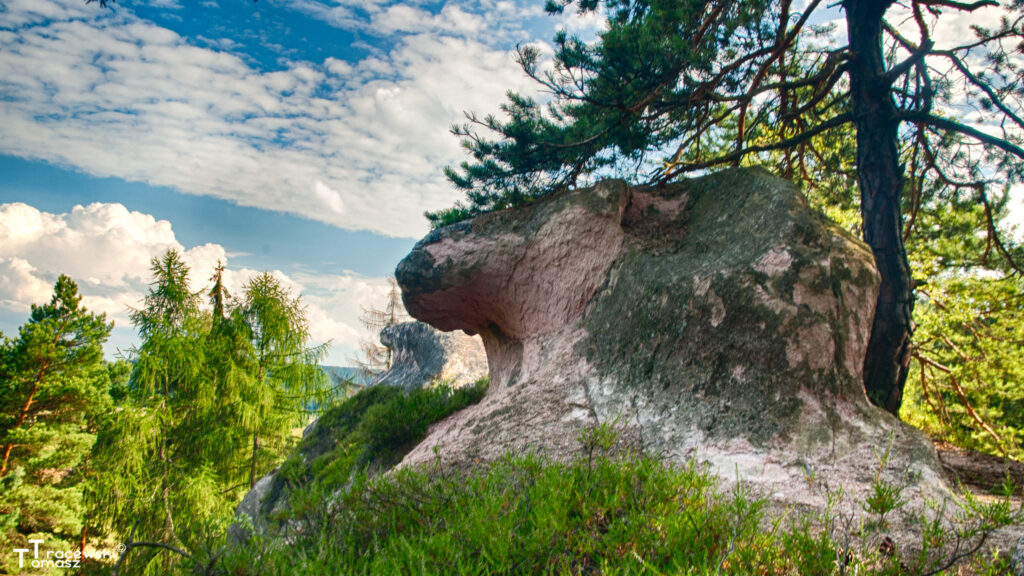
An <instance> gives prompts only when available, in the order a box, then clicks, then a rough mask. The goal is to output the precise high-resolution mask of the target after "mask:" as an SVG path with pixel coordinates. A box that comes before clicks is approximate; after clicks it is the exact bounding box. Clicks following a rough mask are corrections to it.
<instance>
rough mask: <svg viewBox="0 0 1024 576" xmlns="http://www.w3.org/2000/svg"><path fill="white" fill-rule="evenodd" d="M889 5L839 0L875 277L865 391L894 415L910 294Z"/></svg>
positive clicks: (877, 0)
mask: <svg viewBox="0 0 1024 576" xmlns="http://www.w3.org/2000/svg"><path fill="white" fill-rule="evenodd" d="M892 3H893V2H892V0H846V1H845V2H844V7H845V9H846V22H847V34H848V37H849V41H850V51H851V53H852V59H851V62H850V94H851V107H852V112H853V116H854V125H855V126H856V129H857V177H858V180H859V184H860V191H861V207H860V210H861V219H862V220H863V224H862V226H863V233H864V241H865V242H867V244H868V246H870V247H871V251H872V252H873V253H874V255H875V264H876V265H877V266H878V271H879V273H880V274H881V277H882V284H881V287H880V290H879V294H878V303H877V306H876V308H875V318H874V321H873V323H872V326H871V339H870V341H869V342H868V349H867V356H866V357H865V359H864V389H865V391H866V392H867V396H868V398H869V399H870V400H871V402H872V403H874V404H875V405H876V406H879V407H881V408H883V409H885V410H887V411H889V412H891V413H892V414H894V415H897V414H898V413H899V409H900V403H901V401H902V399H903V385H904V384H905V383H906V380H907V371H908V367H909V364H910V336H911V333H912V330H913V325H912V323H911V319H912V314H913V309H914V294H913V283H912V279H911V276H910V264H909V262H908V261H907V251H906V247H905V246H904V244H903V236H902V219H903V216H902V214H901V211H900V198H901V193H902V188H903V166H902V165H901V164H900V159H899V150H898V147H897V144H898V138H899V121H898V120H897V119H896V112H897V111H896V105H895V103H894V102H893V99H892V91H891V90H892V80H891V79H889V78H888V77H887V76H886V67H885V59H884V56H883V53H882V32H883V29H882V17H883V16H884V15H885V11H886V10H887V9H888V8H889V6H890V5H892Z"/></svg>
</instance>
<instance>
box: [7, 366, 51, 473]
mask: <svg viewBox="0 0 1024 576" xmlns="http://www.w3.org/2000/svg"><path fill="white" fill-rule="evenodd" d="M49 367H50V363H49V362H47V363H45V364H43V367H42V368H40V369H39V373H38V374H36V379H35V382H33V383H32V389H31V390H29V391H28V398H27V399H26V400H25V404H24V405H23V406H22V407H21V411H20V412H19V413H18V419H17V420H16V421H15V422H14V428H13V430H17V429H18V428H21V425H22V424H24V423H25V418H26V417H27V416H28V411H29V409H31V408H32V402H33V401H34V400H35V398H36V392H38V391H39V383H40V382H42V381H43V376H45V375H46V370H47V368H49ZM15 446H16V444H13V443H10V442H8V443H7V444H4V455H3V463H0V476H6V475H7V466H8V464H9V462H10V459H11V451H12V450H14V447H15Z"/></svg>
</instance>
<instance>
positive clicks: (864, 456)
mask: <svg viewBox="0 0 1024 576" xmlns="http://www.w3.org/2000/svg"><path fill="white" fill-rule="evenodd" d="M396 274H397V279H398V282H399V284H400V285H401V287H402V290H403V298H404V300H405V305H406V308H407V309H408V311H409V312H410V313H411V314H412V315H413V316H414V317H416V318H418V319H420V320H422V321H424V322H427V323H429V324H432V325H433V326H436V327H437V328H439V329H441V330H455V329H462V330H464V331H466V332H468V333H470V334H480V336H481V337H482V338H483V342H484V346H485V348H486V350H487V357H488V361H489V363H490V374H491V387H490V390H489V391H488V394H487V397H486V398H485V399H484V400H483V401H482V402H481V403H480V404H478V405H476V406H473V407H470V408H468V409H466V410H464V411H463V412H461V413H458V414H456V415H454V416H452V417H450V418H449V419H448V420H446V421H444V422H442V423H440V424H439V425H437V426H436V427H435V428H434V429H433V430H432V432H431V434H430V435H429V436H428V438H427V439H426V440H425V441H424V442H423V443H421V444H420V446H419V447H417V448H416V449H415V450H414V451H413V452H411V453H410V454H409V455H408V456H407V457H406V459H405V461H404V462H403V464H405V465H408V464H416V463H420V462H427V461H431V460H432V459H433V458H434V457H435V456H434V454H435V452H434V448H435V446H436V447H437V448H438V449H439V451H438V453H439V454H441V455H442V457H443V458H445V459H447V460H449V461H451V462H453V463H458V462H470V461H472V460H474V459H492V458H496V457H498V456H500V455H501V454H504V453H505V452H506V451H508V450H516V451H519V450H523V449H527V448H532V449H534V450H538V451H540V452H543V453H546V454H548V455H551V456H554V457H564V456H567V455H569V454H571V453H572V452H573V451H574V450H575V449H576V441H575V438H576V436H577V432H578V430H579V429H580V428H581V427H583V426H585V425H590V424H595V423H602V422H617V423H618V425H619V426H622V427H624V428H625V429H626V430H627V431H629V432H630V434H631V435H635V437H636V438H638V439H639V441H640V442H642V443H643V445H644V446H645V448H646V449H647V450H650V451H652V452H655V453H659V454H662V455H664V456H665V457H666V458H667V459H669V460H670V461H677V462H682V461H686V460H689V459H690V458H693V457H696V458H698V459H699V460H702V461H706V462H709V463H710V464H711V465H712V466H713V468H714V469H716V471H718V472H719V473H720V474H722V475H723V476H725V477H727V478H735V477H736V475H737V473H738V474H739V476H740V477H742V478H744V479H745V480H748V481H751V482H754V483H761V484H764V485H765V487H766V488H768V489H769V491H770V493H773V494H776V495H780V494H778V492H784V493H785V494H781V495H780V496H781V497H785V498H786V499H787V500H788V501H791V502H792V501H801V500H802V499H803V495H804V493H806V492H807V490H806V483H805V481H804V478H805V475H806V474H807V473H808V470H812V469H813V470H814V471H815V475H816V477H818V478H820V479H826V480H827V479H833V480H835V484H838V483H842V484H844V485H845V486H847V488H848V489H855V488H856V487H857V486H860V487H866V486H867V485H868V484H869V483H870V481H871V480H872V479H873V477H874V473H875V471H876V469H878V467H879V456H878V454H877V453H880V452H881V451H884V450H885V448H886V446H888V445H889V444H890V439H891V442H892V455H891V457H890V458H889V460H888V470H887V471H886V472H885V474H887V475H889V477H890V478H892V479H897V478H899V477H902V474H903V473H904V467H906V466H909V467H910V470H911V471H912V472H913V473H915V474H917V477H918V482H917V483H916V484H915V485H914V487H912V488H911V491H915V490H919V489H925V490H929V491H933V490H938V491H941V490H942V486H943V481H942V480H941V472H940V468H939V465H938V463H937V461H936V458H935V454H934V450H933V448H932V447H931V445H930V443H929V442H928V441H927V440H926V439H925V438H924V437H923V435H920V434H919V433H917V432H916V431H915V430H913V429H910V428H909V427H906V426H903V425H902V424H901V423H899V422H898V421H896V419H894V418H892V417H891V416H889V415H888V414H886V413H885V412H883V411H881V410H878V409H876V408H875V407H873V406H871V405H870V404H869V402H868V400H867V398H866V396H865V394H864V391H863V387H862V385H861V373H862V365H863V361H864V353H865V348H866V344H867V339H868V335H869V332H870V327H871V320H872V316H873V312H874V303H875V299H876V295H877V290H878V275H877V272H876V270H875V268H874V263H873V258H872V256H871V253H870V252H869V251H868V250H867V248H866V247H865V246H864V245H863V244H862V243H861V242H860V241H859V240H857V239H856V238H855V237H853V236H852V235H850V234H849V233H847V232H846V231H844V230H842V229H840V228H839V227H837V226H836V225H835V224H833V223H830V222H828V221H826V220H825V219H823V218H821V217H819V216H817V215H815V214H814V213H813V212H812V211H811V210H810V209H809V208H808V205H807V202H806V200H805V199H804V198H803V197H802V196H801V195H800V193H799V192H798V191H797V190H796V189H795V188H794V187H793V186H792V185H791V184H790V183H788V182H785V181H783V180H780V179H777V178H774V177H772V176H770V175H769V174H767V173H765V172H763V171H759V170H737V171H729V172H724V173H719V174H715V175H712V176H707V177H704V178H701V179H698V180H693V181H690V182H686V183H681V184H674V185H670V186H666V187H662V188H630V187H628V186H627V185H626V184H624V183H622V182H619V181H606V182H603V183H600V184H598V185H597V186H595V187H594V188H590V189H586V190H577V191H570V192H564V193H560V194H556V195H553V196H550V197H547V198H544V199H542V200H539V201H537V202H534V203H532V204H530V205H527V206H524V207H521V208H517V209H514V210H506V211H501V212H496V213H492V214H487V215H483V216H479V217H477V218H475V219H474V220H472V221H468V222H464V223H460V224H457V225H454V226H449V227H446V228H442V229H439V230H436V231H434V232H432V233H430V234H429V235H428V236H427V237H425V238H424V239H423V240H422V241H421V242H420V243H419V244H417V245H416V247H415V248H414V249H413V251H412V252H411V253H410V254H409V255H408V256H407V257H406V258H405V259H404V260H403V261H402V262H401V263H400V264H399V266H398V269H397V273H396ZM854 491H855V492H856V491H857V490H854Z"/></svg>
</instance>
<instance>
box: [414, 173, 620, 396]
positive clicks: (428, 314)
mask: <svg viewBox="0 0 1024 576" xmlns="http://www.w3.org/2000/svg"><path fill="white" fill-rule="evenodd" d="M577 194H578V195H579V196H581V197H582V196H584V195H587V196H590V195H593V196H594V197H596V199H597V200H598V201H597V202H582V201H580V202H575V201H572V200H573V198H572V197H571V196H569V197H566V198H562V200H563V201H562V202H557V203H552V202H546V203H542V204H539V205H536V206H533V207H530V208H529V209H528V210H530V211H531V212H533V213H535V220H536V226H530V227H517V226H515V225H512V226H508V223H507V222H505V221H504V218H503V217H504V216H505V214H495V215H488V216H482V217H480V218H478V219H477V220H476V221H475V222H473V223H472V225H471V226H456V227H453V228H449V229H445V230H442V231H440V232H438V233H434V234H431V235H430V236H428V237H427V239H425V240H424V241H422V242H420V243H419V244H417V246H416V247H415V248H414V249H413V253H412V254H410V256H409V257H407V258H406V259H405V260H404V261H403V262H402V264H400V265H399V269H398V272H397V274H398V275H399V276H400V277H401V278H402V280H401V281H402V282H405V283H406V285H407V286H408V287H406V288H404V289H403V295H404V299H405V305H406V308H407V309H408V310H409V312H410V313H411V314H413V315H414V316H416V317H417V318H419V319H420V320H421V321H424V322H428V323H431V324H433V325H435V326H436V327H438V328H439V329H441V330H454V329H462V330H465V331H466V332H468V333H470V334H477V333H478V334H480V335H481V336H482V337H483V340H484V344H485V346H486V348H487V351H488V356H489V357H490V364H491V371H492V379H493V380H494V382H493V384H496V385H500V384H499V383H502V382H505V381H506V380H507V378H504V377H502V376H503V375H505V374H511V373H512V372H513V371H514V370H513V369H510V368H511V366H512V365H515V368H516V369H517V368H518V365H519V364H520V363H521V361H522V358H521V348H522V346H521V344H522V343H523V342H526V341H533V340H536V339H538V338H543V337H545V336H547V335H550V334H552V333H553V332H556V331H558V330H561V329H563V328H565V327H566V326H569V325H571V324H573V323H574V322H576V321H578V320H579V319H580V318H581V317H582V315H583V311H584V308H585V307H586V305H587V302H589V301H590V299H591V298H592V297H593V296H594V293H595V292H596V291H597V289H598V287H599V286H600V285H601V284H602V283H604V282H605V280H606V278H607V275H608V270H609V269H610V268H611V266H612V263H613V262H614V260H615V256H616V255H617V254H618V253H619V250H620V249H621V247H622V242H623V238H624V232H623V230H622V226H621V221H622V217H623V213H624V210H625V208H626V202H627V200H628V198H629V190H628V188H627V187H626V186H625V185H624V184H623V183H621V182H608V183H605V184H604V185H602V186H599V187H598V188H597V189H595V190H593V191H590V190H588V191H587V192H586V193H583V192H578V193H577ZM582 247H585V249H582ZM424 279H426V280H424ZM538 279H543V280H542V281H539V282H538Z"/></svg>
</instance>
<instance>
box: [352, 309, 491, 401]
mask: <svg viewBox="0 0 1024 576" xmlns="http://www.w3.org/2000/svg"><path fill="white" fill-rule="evenodd" d="M380 342H381V344H383V345H385V346H387V347H388V348H390V349H391V354H392V356H391V368H390V369H389V370H387V371H386V372H384V373H383V374H381V375H380V376H379V377H378V378H377V379H376V380H375V381H374V382H373V383H372V384H371V385H374V386H395V387H398V388H402V389H403V390H406V391H411V390H415V389H417V388H421V387H423V386H424V385H427V384H430V383H431V382H437V381H441V382H447V383H450V384H451V385H452V386H454V387H456V388H458V387H460V386H465V385H467V384H472V383H474V382H476V381H477V380H479V379H480V378H483V377H484V376H487V354H486V353H485V352H484V347H483V345H482V344H481V342H480V339H479V338H477V337H472V336H467V335H466V334H462V333H460V332H448V333H446V332H439V331H438V330H436V329H435V328H432V327H431V326H429V325H427V324H424V323H422V322H404V323H402V324H394V325H392V326H387V327H385V328H384V329H383V330H381V332H380Z"/></svg>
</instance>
